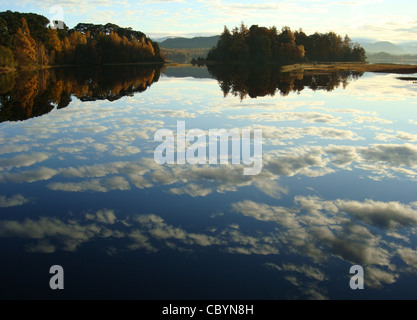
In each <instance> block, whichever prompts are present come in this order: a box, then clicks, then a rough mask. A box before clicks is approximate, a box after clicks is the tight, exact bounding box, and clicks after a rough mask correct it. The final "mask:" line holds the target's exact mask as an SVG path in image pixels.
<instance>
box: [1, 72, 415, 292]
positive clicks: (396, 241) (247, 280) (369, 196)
mask: <svg viewBox="0 0 417 320" xmlns="http://www.w3.org/2000/svg"><path fill="white" fill-rule="evenodd" d="M415 76H416V75H411V76H410V77H415ZM398 77H400V76H399V75H394V74H376V73H364V74H355V73H344V74H316V75H312V74H304V75H303V74H294V75H289V74H280V73H278V72H277V71H276V70H273V69H254V70H244V69H243V70H242V69H241V68H240V69H239V68H236V67H235V68H231V69H229V70H222V69H218V70H207V69H205V68H200V69H198V68H166V69H165V70H160V69H159V68H154V67H146V68H144V67H142V68H140V67H132V66H129V67H107V68H101V69H95V70H85V69H80V70H73V69H57V70H46V71H42V72H38V73H28V74H20V75H15V74H7V75H1V76H0V106H1V107H0V121H1V122H0V258H1V264H0V283H1V286H0V298H2V299H9V298H17V299H21V298H23V299H31V298H38V299H54V298H78V299H91V298H92V299H108V298H112V299H258V300H261V299H367V298H369V299H417V291H416V286H417V113H416V110H417V84H416V83H415V80H414V81H412V80H408V81H407V80H401V79H398ZM177 121H184V122H185V127H186V130H189V129H193V128H198V129H201V130H204V131H205V132H208V130H210V129H227V130H229V129H232V128H237V129H239V130H243V129H251V130H254V129H262V132H263V157H262V163H263V168H262V172H261V173H260V174H259V175H253V176H249V175H247V176H245V175H243V168H244V167H245V165H233V164H217V165H215V164H213V165H210V164H198V165H191V164H184V165H183V164H165V165H159V164H157V163H156V162H155V160H154V151H155V149H156V148H157V146H158V145H160V144H161V142H158V141H154V136H155V132H156V131H157V130H158V129H162V128H166V129H169V130H172V131H173V132H174V133H175V132H176V130H177V129H176V128H177ZM52 265H60V266H62V267H63V269H64V282H65V289H64V290H51V289H50V287H49V280H50V278H51V277H52V275H51V274H50V273H49V268H50V267H51V266H52ZM353 265H360V266H362V267H363V269H364V281H365V285H364V289H363V290H352V289H351V287H350V277H351V276H352V275H351V274H350V273H349V270H350V267H351V266H353Z"/></svg>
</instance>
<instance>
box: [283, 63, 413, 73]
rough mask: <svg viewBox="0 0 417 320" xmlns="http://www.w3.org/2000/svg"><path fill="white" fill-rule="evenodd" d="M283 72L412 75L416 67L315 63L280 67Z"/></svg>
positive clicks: (388, 64)
mask: <svg viewBox="0 0 417 320" xmlns="http://www.w3.org/2000/svg"><path fill="white" fill-rule="evenodd" d="M282 71H283V72H292V71H297V72H298V71H309V72H334V71H357V72H380V73H398V74H412V73H417V66H416V65H406V64H390V63H376V64H367V63H343V62H341V63H317V64H293V65H288V66H284V67H282Z"/></svg>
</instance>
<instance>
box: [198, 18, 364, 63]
mask: <svg viewBox="0 0 417 320" xmlns="http://www.w3.org/2000/svg"><path fill="white" fill-rule="evenodd" d="M365 60H366V55H365V50H364V49H363V48H362V47H361V46H360V45H359V44H354V43H352V41H351V40H350V38H349V37H348V36H347V35H346V36H345V38H342V37H341V36H339V35H337V34H335V33H334V32H329V33H324V34H322V33H314V34H313V35H310V36H307V35H306V34H305V33H304V32H303V31H302V30H299V31H296V32H292V31H291V29H290V28H289V27H283V28H282V30H281V32H278V29H277V28H276V27H271V28H265V27H259V26H257V25H253V26H251V27H250V28H249V29H248V28H247V27H246V26H245V25H244V24H243V23H242V24H241V26H240V28H237V27H236V28H234V29H233V30H232V31H231V32H230V31H229V29H228V28H227V27H225V28H224V31H223V33H222V34H221V36H220V39H219V41H218V42H217V46H216V47H214V48H212V49H211V50H210V51H209V53H208V55H207V58H206V61H215V62H223V63H227V62H248V61H252V62H276V63H280V64H287V63H295V62H302V61H326V62H341V61H344V62H345V61H360V62H364V61H365Z"/></svg>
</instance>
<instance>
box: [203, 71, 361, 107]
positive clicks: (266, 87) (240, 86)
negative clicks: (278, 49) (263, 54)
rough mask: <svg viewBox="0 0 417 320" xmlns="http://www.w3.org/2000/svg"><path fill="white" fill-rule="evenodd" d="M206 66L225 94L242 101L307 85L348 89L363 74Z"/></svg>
mask: <svg viewBox="0 0 417 320" xmlns="http://www.w3.org/2000/svg"><path fill="white" fill-rule="evenodd" d="M207 68H208V70H209V72H210V73H211V74H212V75H213V76H214V77H215V78H216V79H217V81H218V82H219V86H220V88H221V90H222V91H223V94H224V96H225V97H226V96H227V95H228V94H229V93H230V94H232V95H233V96H239V97H240V98H241V99H242V100H243V99H245V98H246V97H248V96H249V97H250V98H257V97H265V96H268V95H270V96H274V95H275V94H277V93H279V94H280V95H281V96H287V95H289V94H290V93H291V92H297V93H299V92H301V91H303V90H304V89H305V88H310V89H312V90H314V91H315V90H326V91H333V90H334V89H336V88H338V87H339V86H340V85H342V86H343V88H346V87H347V85H348V84H349V82H350V81H351V80H352V79H358V78H359V77H361V76H362V75H363V73H362V72H354V71H341V72H326V73H323V72H317V73H312V72H310V73H305V72H302V71H300V72H297V71H296V70H295V69H294V72H282V68H281V67H280V66H278V65H256V66H247V65H230V66H220V65H211V66H207Z"/></svg>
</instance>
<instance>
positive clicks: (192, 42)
mask: <svg viewBox="0 0 417 320" xmlns="http://www.w3.org/2000/svg"><path fill="white" fill-rule="evenodd" d="M219 38H220V36H212V37H195V38H191V39H190V38H170V39H166V40H164V41H162V42H159V45H160V46H161V47H163V48H166V49H201V48H212V47H214V46H216V45H217V41H218V40H219Z"/></svg>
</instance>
